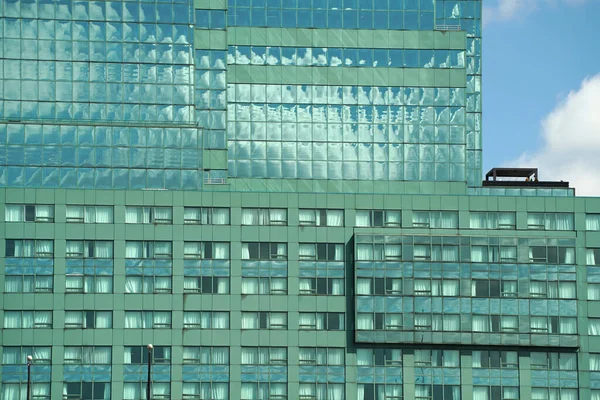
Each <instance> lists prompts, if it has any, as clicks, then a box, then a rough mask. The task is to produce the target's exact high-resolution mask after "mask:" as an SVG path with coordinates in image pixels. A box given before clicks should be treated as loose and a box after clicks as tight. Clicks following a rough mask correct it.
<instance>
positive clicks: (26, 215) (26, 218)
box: [4, 203, 56, 223]
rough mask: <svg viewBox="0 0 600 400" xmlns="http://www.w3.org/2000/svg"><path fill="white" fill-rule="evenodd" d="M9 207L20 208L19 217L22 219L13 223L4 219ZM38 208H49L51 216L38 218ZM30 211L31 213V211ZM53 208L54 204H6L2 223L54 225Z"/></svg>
mask: <svg viewBox="0 0 600 400" xmlns="http://www.w3.org/2000/svg"><path fill="white" fill-rule="evenodd" d="M9 207H19V208H21V213H22V214H21V215H22V216H23V219H20V220H17V221H13V220H9V219H8V218H6V217H7V216H8V212H9ZM38 207H50V208H49V210H51V215H50V216H48V217H43V216H38V212H39V210H38ZM32 209H33V210H32ZM31 210H32V211H31ZM31 212H33V216H32V217H31V218H30V213H31ZM55 214H56V213H55V206H54V204H15V203H6V204H5V214H4V221H5V222H34V223H54V219H55Z"/></svg>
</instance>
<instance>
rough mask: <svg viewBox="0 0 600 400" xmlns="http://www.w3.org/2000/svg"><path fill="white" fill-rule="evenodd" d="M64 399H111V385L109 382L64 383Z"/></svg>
mask: <svg viewBox="0 0 600 400" xmlns="http://www.w3.org/2000/svg"><path fill="white" fill-rule="evenodd" d="M63 399H64V400H70V399H87V400H107V399H110V383H108V382H65V383H63Z"/></svg>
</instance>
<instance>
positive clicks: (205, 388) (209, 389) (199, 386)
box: [183, 382, 229, 400]
mask: <svg viewBox="0 0 600 400" xmlns="http://www.w3.org/2000/svg"><path fill="white" fill-rule="evenodd" d="M183 399H184V400H188V399H189V400H192V399H193V400H198V399H201V400H203V399H210V400H228V399H229V383H227V382H183Z"/></svg>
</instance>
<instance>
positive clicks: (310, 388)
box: [298, 383, 345, 400]
mask: <svg viewBox="0 0 600 400" xmlns="http://www.w3.org/2000/svg"><path fill="white" fill-rule="evenodd" d="M298 398H299V400H344V398H345V393H344V384H343V383H300V387H299V397H298Z"/></svg>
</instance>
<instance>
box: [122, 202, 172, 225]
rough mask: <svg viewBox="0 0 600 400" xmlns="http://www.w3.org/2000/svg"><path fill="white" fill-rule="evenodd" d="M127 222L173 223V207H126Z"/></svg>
mask: <svg viewBox="0 0 600 400" xmlns="http://www.w3.org/2000/svg"><path fill="white" fill-rule="evenodd" d="M125 223H126V224H172V223H173V207H132V206H127V207H125Z"/></svg>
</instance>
